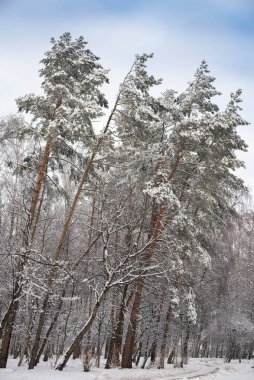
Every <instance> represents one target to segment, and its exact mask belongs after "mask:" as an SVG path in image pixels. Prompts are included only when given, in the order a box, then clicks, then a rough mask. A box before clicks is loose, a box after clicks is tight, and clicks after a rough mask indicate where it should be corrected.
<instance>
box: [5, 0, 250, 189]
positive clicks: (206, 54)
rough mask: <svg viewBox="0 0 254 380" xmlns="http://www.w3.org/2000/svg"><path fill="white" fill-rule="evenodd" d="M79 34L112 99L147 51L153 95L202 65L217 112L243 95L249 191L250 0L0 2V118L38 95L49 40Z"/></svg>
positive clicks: (182, 82) (181, 82)
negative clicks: (157, 81) (156, 85)
mask: <svg viewBox="0 0 254 380" xmlns="http://www.w3.org/2000/svg"><path fill="white" fill-rule="evenodd" d="M66 31H68V32H71V33H72V35H73V36H74V37H78V36H79V35H83V36H84V37H85V39H86V40H87V41H88V43H89V48H90V49H92V50H93V51H94V53H95V54H97V55H98V56H99V57H100V58H101V62H102V64H103V66H104V67H105V68H109V69H110V80H111V84H110V85H109V86H108V87H107V88H105V93H106V95H107V96H108V97H109V100H113V98H114V96H115V93H116V91H117V85H118V83H119V82H120V81H121V79H122V78H123V77H124V75H125V73H126V72H127V71H128V68H129V66H130V65H131V63H132V61H133V58H134V56H135V54H136V53H143V52H147V53H150V52H154V53H155V56H154V58H153V60H152V61H151V63H150V71H151V73H153V74H154V75H155V76H157V77H162V78H163V79H164V82H163V85H162V86H161V89H160V90H158V93H159V91H164V90H165V89H166V88H173V89H175V90H178V91H182V90H184V88H185V86H186V83H187V82H188V81H189V80H191V79H192V77H193V74H194V72H195V70H196V68H197V67H198V65H199V64H200V62H201V60H202V59H206V60H207V61H208V64H209V67H210V70H211V74H212V75H214V76H215V77H216V78H217V79H216V84H217V88H218V89H219V90H220V91H222V93H223V96H222V97H221V99H220V100H219V104H220V105H221V107H223V106H224V105H225V104H226V102H227V100H228V96H229V94H230V92H232V91H234V90H236V89H237V88H242V89H243V100H244V103H243V109H244V110H243V113H242V114H243V116H244V117H245V118H246V119H247V120H249V121H250V122H251V125H250V126H248V127H245V129H244V130H242V131H241V135H242V136H243V137H244V138H245V139H246V140H247V142H248V144H249V153H246V154H241V155H240V158H241V159H244V160H245V161H246V170H244V171H243V170H242V171H241V172H240V173H239V174H240V175H241V176H242V177H243V178H244V179H245V180H246V182H247V184H249V185H250V186H251V187H252V188H253V189H254V171H253V170H252V166H253V162H254V131H253V124H254V0H0V57H1V58H0V115H5V114H8V113H15V112H16V106H15V101H14V100H15V98H17V97H18V96H22V95H24V94H26V93H29V92H39V91H40V78H39V76H38V70H39V68H40V65H39V61H40V59H41V58H42V56H43V53H44V52H45V50H47V49H48V48H49V47H50V43H49V40H50V38H51V37H58V36H59V35H60V34H62V33H64V32H66Z"/></svg>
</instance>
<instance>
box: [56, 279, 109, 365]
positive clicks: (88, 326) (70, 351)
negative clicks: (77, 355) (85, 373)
mask: <svg viewBox="0 0 254 380" xmlns="http://www.w3.org/2000/svg"><path fill="white" fill-rule="evenodd" d="M111 281H112V278H111V279H109V280H108V282H107V284H106V285H105V287H104V289H103V290H102V292H101V294H100V296H99V297H98V299H97V301H96V303H95V304H94V307H93V309H92V311H91V314H90V316H89V318H88V320H87V322H86V323H85V325H84V326H83V328H82V329H81V331H80V332H79V333H78V334H77V335H76V337H75V338H74V340H73V342H72V343H71V345H70V347H69V348H68V349H67V351H66V352H65V354H64V357H63V359H62V361H61V362H60V363H59V364H58V365H57V366H56V368H55V369H56V370H58V371H62V370H63V369H64V367H65V366H66V363H67V362H68V360H69V358H70V356H71V355H72V354H73V352H74V350H75V349H76V348H77V347H78V346H79V344H80V342H81V340H82V339H83V337H84V336H85V334H86V333H87V332H88V331H90V329H91V327H92V324H93V322H94V320H95V318H96V315H97V312H98V309H99V307H100V305H101V303H102V301H103V299H104V298H105V296H106V294H107V292H108V290H109V289H110V287H109V285H110V282H111Z"/></svg>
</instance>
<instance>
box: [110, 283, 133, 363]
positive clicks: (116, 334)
mask: <svg viewBox="0 0 254 380" xmlns="http://www.w3.org/2000/svg"><path fill="white" fill-rule="evenodd" d="M127 289H128V285H125V286H124V289H123V296H122V301H121V306H120V311H119V315H118V320H117V322H116V327H115V331H113V334H112V337H111V339H110V342H109V347H108V355H107V362H106V365H105V368H106V369H109V368H112V367H119V366H120V353H121V347H122V339H123V325H124V312H125V309H126V307H127V305H128V303H129V302H130V300H131V298H130V297H129V300H128V301H127V303H126V304H125V298H126V296H127Z"/></svg>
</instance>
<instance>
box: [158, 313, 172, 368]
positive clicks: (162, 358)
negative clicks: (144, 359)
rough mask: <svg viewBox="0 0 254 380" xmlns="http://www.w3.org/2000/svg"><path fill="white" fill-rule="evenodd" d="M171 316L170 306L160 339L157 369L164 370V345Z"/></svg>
mask: <svg viewBox="0 0 254 380" xmlns="http://www.w3.org/2000/svg"><path fill="white" fill-rule="evenodd" d="M171 315H172V310H171V306H169V308H168V311H167V315H166V321H165V327H164V332H163V337H162V343H161V351H160V361H159V366H158V368H159V369H160V368H162V369H164V362H165V356H166V344H167V336H168V330H169V328H168V327H169V321H170V318H171Z"/></svg>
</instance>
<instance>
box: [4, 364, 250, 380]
mask: <svg viewBox="0 0 254 380" xmlns="http://www.w3.org/2000/svg"><path fill="white" fill-rule="evenodd" d="M103 362H104V361H103V359H102V363H103ZM252 365H253V363H252V361H247V360H243V361H242V363H238V362H237V361H233V362H232V363H229V364H228V363H224V361H223V359H190V362H189V363H188V364H187V365H186V366H185V367H184V368H173V366H172V365H166V366H165V369H160V370H158V369H157V368H150V369H140V368H133V369H110V370H105V369H104V366H103V367H102V368H94V367H92V369H91V371H90V372H89V373H87V372H83V371H82V363H81V360H79V359H76V360H71V361H70V363H69V365H68V366H67V367H66V368H65V369H64V371H63V372H59V371H55V370H54V369H53V367H54V362H53V361H52V360H51V361H49V362H48V363H40V365H38V366H37V367H36V368H35V369H33V370H28V369H27V367H26V366H22V367H17V360H14V359H10V360H9V361H8V366H7V368H6V369H0V380H65V379H69V380H70V379H73V380H74V379H75V380H162V379H164V380H187V379H192V380H253V377H254V376H253V375H254V369H253V368H251V367H252Z"/></svg>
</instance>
